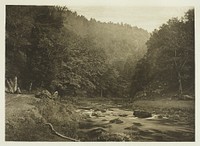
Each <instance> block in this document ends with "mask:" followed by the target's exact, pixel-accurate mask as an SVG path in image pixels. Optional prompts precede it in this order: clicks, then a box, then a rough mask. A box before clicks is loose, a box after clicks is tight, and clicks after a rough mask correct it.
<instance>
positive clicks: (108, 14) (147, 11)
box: [68, 6, 191, 32]
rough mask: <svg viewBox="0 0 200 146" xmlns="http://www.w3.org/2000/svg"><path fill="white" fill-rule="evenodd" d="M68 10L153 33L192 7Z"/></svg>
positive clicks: (76, 7) (74, 7) (73, 7)
mask: <svg viewBox="0 0 200 146" xmlns="http://www.w3.org/2000/svg"><path fill="white" fill-rule="evenodd" d="M68 8H69V9H70V10H72V11H76V12H77V13H78V14H79V15H83V16H85V17H86V18H87V19H90V18H95V19H96V20H98V21H102V22H109V21H111V22H114V23H121V22H123V23H127V24H130V25H132V26H137V27H139V28H143V29H145V30H147V31H148V32H152V31H153V30H154V29H156V28H158V27H159V26H161V25H162V24H163V23H165V22H167V21H168V20H169V19H170V18H172V17H178V18H180V17H181V16H184V12H186V11H187V10H188V9H190V8H191V7H129V6H124V7H123V6H121V7H120V6H69V7H68Z"/></svg>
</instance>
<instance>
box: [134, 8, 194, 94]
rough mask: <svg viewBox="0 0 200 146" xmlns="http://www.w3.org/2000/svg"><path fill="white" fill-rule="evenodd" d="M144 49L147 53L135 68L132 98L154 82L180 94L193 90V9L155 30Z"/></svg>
mask: <svg viewBox="0 0 200 146" xmlns="http://www.w3.org/2000/svg"><path fill="white" fill-rule="evenodd" d="M147 47H148V51H147V54H146V55H145V57H144V58H143V59H142V60H140V61H139V62H138V64H137V66H136V70H135V73H134V76H133V81H132V89H133V90H132V95H134V94H135V93H136V92H137V91H141V90H144V89H145V88H146V87H147V85H148V84H149V83H150V82H154V81H157V82H158V83H159V82H162V83H164V84H167V85H168V87H171V89H175V90H176V91H178V92H179V94H183V92H184V90H185V89H186V88H192V89H193V90H194V10H189V11H188V12H187V13H186V14H185V16H184V17H183V18H181V19H180V20H179V19H177V18H172V19H170V20H169V21H168V22H167V23H166V24H163V25H162V26H161V27H160V28H159V30H155V31H154V32H153V33H152V34H151V37H150V39H149V40H148V41H147ZM138 82H140V83H138ZM135 87H137V88H138V89H135Z"/></svg>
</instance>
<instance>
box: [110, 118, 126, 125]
mask: <svg viewBox="0 0 200 146" xmlns="http://www.w3.org/2000/svg"><path fill="white" fill-rule="evenodd" d="M110 123H115V124H121V123H123V121H122V120H120V119H119V118H117V119H113V120H110Z"/></svg>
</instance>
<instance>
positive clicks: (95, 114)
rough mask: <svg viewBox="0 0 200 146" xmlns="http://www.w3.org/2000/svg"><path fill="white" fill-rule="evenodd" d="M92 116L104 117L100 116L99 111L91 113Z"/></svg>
mask: <svg viewBox="0 0 200 146" xmlns="http://www.w3.org/2000/svg"><path fill="white" fill-rule="evenodd" d="M92 116H95V117H105V116H103V114H102V112H101V111H96V112H93V113H92Z"/></svg>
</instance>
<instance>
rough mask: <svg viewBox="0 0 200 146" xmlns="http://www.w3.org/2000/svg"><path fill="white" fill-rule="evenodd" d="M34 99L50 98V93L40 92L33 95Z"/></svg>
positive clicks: (46, 91)
mask: <svg viewBox="0 0 200 146" xmlns="http://www.w3.org/2000/svg"><path fill="white" fill-rule="evenodd" d="M35 97H36V98H50V99H51V98H52V95H51V93H50V92H49V91H48V90H42V92H37V93H36V94H35Z"/></svg>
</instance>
